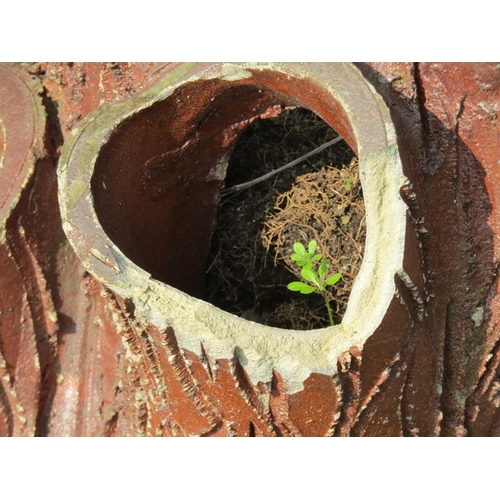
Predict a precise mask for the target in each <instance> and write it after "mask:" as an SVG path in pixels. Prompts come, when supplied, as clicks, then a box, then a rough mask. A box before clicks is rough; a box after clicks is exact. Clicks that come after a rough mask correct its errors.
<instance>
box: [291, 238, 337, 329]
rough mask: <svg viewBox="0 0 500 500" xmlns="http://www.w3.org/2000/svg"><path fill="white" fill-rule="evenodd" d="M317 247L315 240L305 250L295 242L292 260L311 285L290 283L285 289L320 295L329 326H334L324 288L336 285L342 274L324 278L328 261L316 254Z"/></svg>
mask: <svg viewBox="0 0 500 500" xmlns="http://www.w3.org/2000/svg"><path fill="white" fill-rule="evenodd" d="M317 246H318V244H317V243H316V240H312V241H310V242H309V244H308V245H307V250H306V248H305V247H304V245H303V244H302V243H299V242H297V243H295V244H294V245H293V249H294V250H295V252H296V253H294V254H292V259H293V260H294V261H295V262H296V263H297V265H298V266H299V267H301V268H302V270H301V271H300V274H301V276H302V277H303V278H304V279H305V280H306V281H308V282H309V283H311V285H308V284H307V283H304V282H302V281H292V282H291V283H289V284H288V285H287V288H288V289H289V290H292V291H293V292H300V293H303V294H304V295H307V294H310V293H313V292H319V293H321V295H322V296H323V299H324V300H325V304H326V308H327V310H328V317H329V318H330V324H331V325H334V324H335V323H334V321H333V316H332V309H331V307H330V302H329V301H328V297H327V296H326V292H325V288H326V287H327V286H329V285H335V283H337V281H339V279H340V278H341V277H342V274H341V273H337V274H334V275H333V276H330V277H329V278H327V277H326V273H327V272H328V268H329V267H330V261H329V260H328V259H323V254H321V253H318V254H316V248H317ZM321 259H323V260H321Z"/></svg>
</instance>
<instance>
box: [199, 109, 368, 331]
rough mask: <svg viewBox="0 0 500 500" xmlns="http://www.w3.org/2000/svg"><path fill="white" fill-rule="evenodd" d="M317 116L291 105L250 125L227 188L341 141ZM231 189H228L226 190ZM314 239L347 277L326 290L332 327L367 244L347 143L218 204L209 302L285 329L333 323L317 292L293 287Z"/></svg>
mask: <svg viewBox="0 0 500 500" xmlns="http://www.w3.org/2000/svg"><path fill="white" fill-rule="evenodd" d="M337 135H338V134H337V133H336V132H335V131H334V130H333V129H332V128H331V127H330V126H329V125H328V124H327V123H326V122H324V121H323V120H322V119H321V118H319V117H318V116H317V115H316V114H314V113H313V112H311V111H309V110H306V109H303V108H288V109H285V110H283V111H282V112H281V114H280V115H279V116H278V117H275V118H268V119H265V120H263V119H259V120H256V121H255V122H253V123H252V124H251V125H249V126H248V128H247V129H246V130H245V132H244V133H243V134H242V136H241V138H240V139H239V141H238V143H237V145H236V147H235V150H234V152H233V154H232V155H231V157H230V159H229V165H228V169H227V176H226V179H225V187H226V188H229V187H231V186H234V185H239V184H242V183H245V182H248V181H251V180H253V179H255V178H258V177H259V176H261V175H264V174H266V173H268V172H269V171H270V170H274V169H276V168H278V167H281V166H283V165H285V164H287V163H289V162H291V161H294V160H295V159H297V158H299V157H300V156H303V155H304V154H306V153H308V152H309V151H311V150H313V149H315V148H317V147H318V146H321V145H322V144H325V143H326V142H328V141H330V140H332V139H334V138H335V137H337ZM223 193H224V191H223ZM312 239H315V240H316V241H317V243H318V251H319V252H321V253H322V254H323V256H324V258H328V260H329V261H330V268H329V272H328V275H330V274H334V273H337V272H341V273H342V279H341V280H340V281H339V282H338V283H337V284H336V285H334V286H332V287H328V288H327V289H326V293H327V296H328V299H329V301H330V305H331V307H332V311H333V317H334V320H335V323H336V324H338V323H340V321H341V319H342V316H343V314H344V312H345V309H346V307H347V301H348V299H349V294H350V291H351V288H352V284H353V281H354V279H355V277H356V275H357V273H358V271H359V267H360V265H361V260H362V256H363V250H364V240H365V218H364V203H363V196H362V192H361V186H360V183H359V175H358V166H357V158H356V156H355V154H354V152H353V151H352V149H351V148H350V147H349V146H348V145H347V144H346V143H345V142H344V141H340V142H338V143H337V144H334V145H333V146H330V147H328V148H326V149H325V150H323V151H321V152H319V153H317V154H315V155H314V156H311V157H309V158H308V159H307V160H305V161H303V162H301V163H299V164H298V165H296V166H294V167H291V168H288V169H286V170H284V171H283V172H281V173H279V174H277V175H275V176H273V177H271V178H269V179H268V180H265V181H263V182H260V183H258V184H255V185H253V186H252V187H250V188H248V189H245V190H241V191H237V192H234V193H228V195H227V196H223V197H222V199H221V202H220V204H219V209H218V218H217V227H216V229H215V232H214V235H213V238H212V244H211V248H210V255H209V259H208V267H207V282H206V283H207V284H206V296H205V298H206V300H207V301H209V302H211V303H212V304H214V305H216V306H217V307H219V308H221V309H224V310H226V311H228V312H231V313H233V314H236V315H239V316H242V317H244V318H246V319H249V320H252V321H257V322H261V323H264V324H267V325H269V326H276V327H280V328H289V329H295V330H297V329H299V330H310V329H315V328H322V327H325V326H328V324H329V319H328V312H327V309H326V307H325V302H324V300H323V298H322V297H321V295H320V294H318V293H313V294H311V295H302V294H299V293H297V292H293V291H290V290H288V289H287V284H288V283H290V282H291V281H297V280H302V278H301V276H300V268H299V267H298V266H297V265H296V263H295V262H294V261H293V260H292V259H291V258H290V256H291V254H292V253H293V244H294V243H295V242H297V241H298V242H301V243H303V244H305V245H306V246H307V243H308V242H309V241H311V240H312Z"/></svg>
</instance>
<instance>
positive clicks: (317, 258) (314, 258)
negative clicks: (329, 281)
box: [311, 253, 323, 260]
mask: <svg viewBox="0 0 500 500" xmlns="http://www.w3.org/2000/svg"><path fill="white" fill-rule="evenodd" d="M322 258H323V254H322V253H318V254H316V255H315V256H314V257H313V258H312V259H311V260H321V259H322Z"/></svg>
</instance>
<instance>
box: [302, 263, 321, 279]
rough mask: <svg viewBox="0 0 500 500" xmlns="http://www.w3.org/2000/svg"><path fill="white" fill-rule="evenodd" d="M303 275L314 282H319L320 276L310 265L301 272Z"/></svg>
mask: <svg viewBox="0 0 500 500" xmlns="http://www.w3.org/2000/svg"><path fill="white" fill-rule="evenodd" d="M300 274H301V276H302V277H303V278H304V279H305V280H307V281H310V282H312V283H317V282H318V277H317V275H316V273H315V271H314V270H313V269H311V268H310V267H307V266H306V267H304V268H303V269H302V271H301V272H300Z"/></svg>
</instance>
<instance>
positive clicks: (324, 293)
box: [321, 290, 335, 326]
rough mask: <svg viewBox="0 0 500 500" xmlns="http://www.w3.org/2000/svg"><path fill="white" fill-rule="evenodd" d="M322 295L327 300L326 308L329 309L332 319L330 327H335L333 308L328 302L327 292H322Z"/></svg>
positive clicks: (329, 315)
mask: <svg viewBox="0 0 500 500" xmlns="http://www.w3.org/2000/svg"><path fill="white" fill-rule="evenodd" d="M321 295H323V298H324V299H325V304H326V308H327V309H328V317H329V318H330V325H332V326H333V325H335V323H334V321H333V316H332V308H331V307H330V302H329V301H328V297H327V296H326V292H325V291H324V290H322V291H321Z"/></svg>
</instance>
